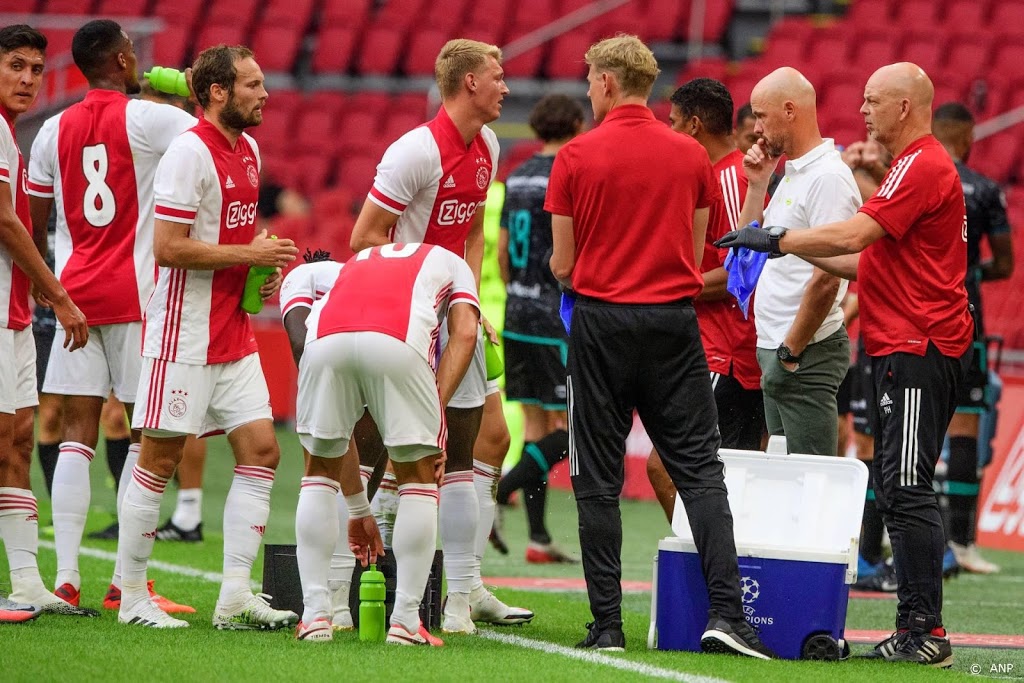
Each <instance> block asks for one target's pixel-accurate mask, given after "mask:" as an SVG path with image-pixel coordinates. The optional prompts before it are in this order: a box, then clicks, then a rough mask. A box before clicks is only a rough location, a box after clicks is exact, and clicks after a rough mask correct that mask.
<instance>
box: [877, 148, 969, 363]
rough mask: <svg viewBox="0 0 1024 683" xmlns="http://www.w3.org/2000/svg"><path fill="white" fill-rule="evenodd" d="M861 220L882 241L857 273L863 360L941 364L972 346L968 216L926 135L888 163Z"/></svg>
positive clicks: (949, 166)
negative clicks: (871, 222)
mask: <svg viewBox="0 0 1024 683" xmlns="http://www.w3.org/2000/svg"><path fill="white" fill-rule="evenodd" d="M860 210H861V211H862V212H864V213H865V214H867V215H868V216H871V217H872V218H874V219H875V220H876V221H878V223H879V224H880V225H881V226H882V227H883V228H884V229H885V231H886V233H888V234H887V235H886V236H885V237H883V238H882V239H880V240H878V241H876V242H875V243H874V244H872V245H871V246H869V247H868V248H867V249H865V250H864V253H863V254H861V257H860V265H859V267H858V269H857V280H858V282H859V296H860V310H861V330H862V332H863V334H864V346H865V349H866V350H867V352H868V355H869V356H884V355H887V354H890V353H912V354H914V355H916V356H923V355H924V354H925V351H926V350H927V348H928V342H931V343H933V344H935V346H936V348H938V350H939V351H940V352H941V353H942V355H944V356H950V357H960V356H962V355H963V354H964V353H965V352H966V351H967V349H968V347H969V346H970V345H971V340H972V338H973V323H972V321H971V315H970V312H969V311H968V309H967V290H966V289H965V288H964V278H965V277H966V274H967V211H966V209H965V207H964V193H963V189H962V187H961V185H960V176H959V175H958V174H957V172H956V167H955V166H954V165H953V161H952V159H950V157H949V154H948V153H947V152H946V150H945V149H944V148H943V147H942V145H941V144H940V143H939V141H938V140H936V139H935V138H934V137H933V136H931V135H925V136H923V137H921V138H918V139H917V140H915V141H914V142H912V143H911V144H910V145H909V146H908V147H907V148H906V149H905V150H904V151H903V153H902V154H901V155H900V156H899V158H897V159H894V160H893V164H892V167H891V168H890V169H889V172H888V173H887V174H886V175H885V179H884V180H883V181H882V184H881V185H880V186H879V188H878V190H877V191H876V192H875V194H874V196H873V197H871V199H869V200H868V201H867V202H866V203H865V204H864V206H862V207H861V208H860Z"/></svg>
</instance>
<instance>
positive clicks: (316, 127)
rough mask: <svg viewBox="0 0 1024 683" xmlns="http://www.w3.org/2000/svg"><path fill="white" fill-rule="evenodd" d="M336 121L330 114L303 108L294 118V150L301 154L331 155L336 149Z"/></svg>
mask: <svg viewBox="0 0 1024 683" xmlns="http://www.w3.org/2000/svg"><path fill="white" fill-rule="evenodd" d="M337 120H338V119H337V118H336V117H335V116H334V115H332V114H331V113H330V112H327V111H323V110H321V109H313V108H311V107H303V108H302V109H301V110H300V111H299V113H298V116H297V117H296V118H295V129H294V136H293V137H294V142H293V144H294V146H295V148H296V149H297V150H299V151H301V152H317V151H320V152H323V153H325V154H328V155H330V154H332V153H333V152H334V151H335V150H336V149H337V147H338V140H337V133H338V130H337V126H336V123H337Z"/></svg>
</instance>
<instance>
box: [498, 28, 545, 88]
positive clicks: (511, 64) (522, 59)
mask: <svg viewBox="0 0 1024 683" xmlns="http://www.w3.org/2000/svg"><path fill="white" fill-rule="evenodd" d="M529 30H530V29H525V28H523V29H520V30H515V31H512V32H511V33H510V34H509V35H508V36H507V38H506V42H507V43H511V42H512V41H514V40H517V39H518V38H521V37H522V36H524V35H525V34H526V33H527V32H528V31H529ZM547 52H548V45H547V43H541V44H540V45H538V46H537V47H533V48H530V49H529V50H527V51H526V52H522V53H520V54H518V55H514V56H506V57H505V59H504V60H503V61H502V67H503V68H504V70H505V78H534V77H536V76H537V75H538V74H539V72H540V67H541V64H542V63H543V62H544V58H545V56H546V55H547Z"/></svg>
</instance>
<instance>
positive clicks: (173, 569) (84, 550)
mask: <svg viewBox="0 0 1024 683" xmlns="http://www.w3.org/2000/svg"><path fill="white" fill-rule="evenodd" d="M39 547H40V548H47V549H49V550H56V549H57V546H56V545H55V544H54V543H53V542H52V541H43V540H40V541H39ZM79 553H80V554H82V555H85V556H86V557H94V558H96V559H98V560H106V561H107V562H117V554H116V553H112V552H109V551H107V550H99V549H98V548H90V547H89V546H85V545H83V546H82V547H81V549H80V550H79ZM149 568H150V569H158V570H160V571H162V572H167V573H168V574H177V575H179V576H191V577H193V578H196V579H202V580H203V581H209V582H210V583H216V584H219V583H220V582H221V581H222V580H223V579H224V576H223V575H222V574H220V573H219V572H206V571H203V570H202V569H196V568H195V567H188V566H185V565H182V564H171V563H170V562H161V561H160V560H153V559H151V560H150V561H149ZM249 583H251V584H252V587H253V588H259V587H260V583H259V582H257V581H250V582H249Z"/></svg>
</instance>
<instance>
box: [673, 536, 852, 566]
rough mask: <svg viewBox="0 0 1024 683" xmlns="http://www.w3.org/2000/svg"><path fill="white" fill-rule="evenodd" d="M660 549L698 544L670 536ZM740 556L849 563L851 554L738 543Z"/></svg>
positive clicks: (692, 549)
mask: <svg viewBox="0 0 1024 683" xmlns="http://www.w3.org/2000/svg"><path fill="white" fill-rule="evenodd" d="M658 550H664V551H666V552H672V553H696V552H697V546H696V545H694V543H693V541H692V540H689V539H684V538H679V537H678V536H669V537H668V538H663V539H661V540H660V541H658ZM736 554H737V555H738V556H739V557H741V558H742V557H753V558H763V559H766V560H789V561H793V562H825V563H828V564H841V565H845V564H847V562H848V560H849V555H848V553H846V552H832V553H826V552H814V551H811V550H792V549H789V548H779V547H773V546H766V545H759V546H754V545H737V546H736Z"/></svg>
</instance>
